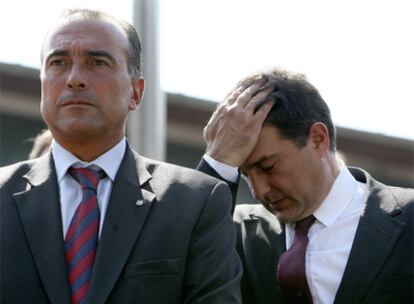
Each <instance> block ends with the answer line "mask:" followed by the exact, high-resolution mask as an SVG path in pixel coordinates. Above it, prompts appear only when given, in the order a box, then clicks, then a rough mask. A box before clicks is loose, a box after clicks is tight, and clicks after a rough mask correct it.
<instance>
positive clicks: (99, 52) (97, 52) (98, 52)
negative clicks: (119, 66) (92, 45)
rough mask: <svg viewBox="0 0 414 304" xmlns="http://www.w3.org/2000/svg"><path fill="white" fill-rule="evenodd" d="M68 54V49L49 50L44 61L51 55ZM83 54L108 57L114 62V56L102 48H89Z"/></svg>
mask: <svg viewBox="0 0 414 304" xmlns="http://www.w3.org/2000/svg"><path fill="white" fill-rule="evenodd" d="M68 54H69V51H68V50H60V49H57V50H54V51H53V52H51V53H50V54H49V55H48V56H47V57H46V62H47V61H48V60H49V59H50V58H51V57H55V56H67V55H68ZM85 55H86V56H89V57H105V58H107V59H109V60H110V61H112V62H115V58H114V57H113V56H112V55H111V54H109V53H108V52H106V51H103V50H90V51H85Z"/></svg>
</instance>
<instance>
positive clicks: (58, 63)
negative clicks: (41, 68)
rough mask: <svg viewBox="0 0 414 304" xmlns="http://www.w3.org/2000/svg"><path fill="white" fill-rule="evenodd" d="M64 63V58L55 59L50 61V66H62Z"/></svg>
mask: <svg viewBox="0 0 414 304" xmlns="http://www.w3.org/2000/svg"><path fill="white" fill-rule="evenodd" d="M64 64H65V62H64V61H63V60H62V59H53V60H51V61H50V63H49V65H50V66H62V65H64Z"/></svg>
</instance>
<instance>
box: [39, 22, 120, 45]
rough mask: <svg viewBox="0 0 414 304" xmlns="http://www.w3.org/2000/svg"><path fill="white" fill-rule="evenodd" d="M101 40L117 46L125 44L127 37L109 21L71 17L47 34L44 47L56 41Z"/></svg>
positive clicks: (116, 25) (117, 26)
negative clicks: (111, 42) (111, 41)
mask: <svg viewBox="0 0 414 304" xmlns="http://www.w3.org/2000/svg"><path fill="white" fill-rule="evenodd" d="M65 38H67V39H77V38H79V39H95V40H97V39H99V38H100V39H102V40H113V42H116V43H117V44H118V45H120V46H121V45H125V44H127V37H126V34H125V32H124V31H123V29H122V28H121V27H120V26H119V25H118V24H116V23H115V22H113V21H111V20H106V19H85V18H82V17H71V18H68V19H65V20H63V21H61V22H60V23H58V24H57V25H56V26H54V27H53V28H52V29H51V31H50V32H49V33H48V35H47V37H46V39H45V44H44V46H48V45H51V44H53V43H55V42H56V40H58V41H61V40H63V39H65Z"/></svg>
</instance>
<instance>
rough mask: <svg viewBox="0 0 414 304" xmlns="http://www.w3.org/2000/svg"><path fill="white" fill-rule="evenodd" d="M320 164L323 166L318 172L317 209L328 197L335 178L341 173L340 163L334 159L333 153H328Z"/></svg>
mask: <svg viewBox="0 0 414 304" xmlns="http://www.w3.org/2000/svg"><path fill="white" fill-rule="evenodd" d="M322 162H323V165H322V169H321V172H320V185H321V186H320V191H319V193H320V195H319V197H318V199H317V200H318V201H319V205H318V208H319V206H320V205H321V204H322V202H323V201H324V200H325V198H326V197H327V196H328V194H329V192H330V191H331V189H332V186H333V184H334V182H335V180H336V178H337V177H338V175H339V172H340V171H341V166H340V162H339V160H338V159H337V158H336V155H335V153H328V154H327V155H326V157H325V158H324V159H323V160H322Z"/></svg>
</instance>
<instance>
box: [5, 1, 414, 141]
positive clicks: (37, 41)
mask: <svg viewBox="0 0 414 304" xmlns="http://www.w3.org/2000/svg"><path fill="white" fill-rule="evenodd" d="M144 1H150V0H144ZM413 5H414V4H412V1H411V0H392V1H391V0H388V1H384V0H347V1H334V0H289V1H286V0H159V7H160V15H159V16H160V75H161V86H162V89H163V90H164V91H166V92H170V93H179V94H184V95H188V96H193V97H197V98H202V99H207V100H213V101H217V102H220V101H222V99H223V98H224V96H225V95H226V94H227V93H228V91H229V90H231V88H232V87H233V86H234V85H235V83H237V82H238V80H239V79H241V78H243V77H244V76H246V75H248V74H249V73H251V72H254V71H257V70H259V69H261V68H268V67H271V66H278V67H282V68H286V69H289V70H293V71H296V72H301V73H304V74H305V75H307V76H308V78H309V80H310V81H311V82H312V83H313V84H314V85H315V86H316V87H317V88H318V89H319V91H320V93H321V95H322V96H323V98H324V99H325V101H326V102H327V103H328V105H329V107H330V108H331V112H332V117H333V120H334V122H335V123H336V124H337V125H338V126H342V127H347V128H353V129H359V130H364V131H368V132H375V133H382V134H385V135H389V136H395V137H401V138H407V139H413V140H414V123H413V122H412V121H413V118H412V117H413V115H414V105H413V104H414V90H413V88H414V85H413V80H414V77H413V71H414V55H413V54H414V42H413V41H414V39H413V36H414V33H413V31H414V18H412V16H413V15H414V9H413V8H412V7H413ZM68 7H87V8H93V9H100V10H104V11H106V12H109V13H110V14H112V15H115V16H117V17H121V18H124V19H126V20H128V21H131V20H132V11H131V8H132V0H115V1H114V0H106V1H104V0H100V1H98V0H82V1H79V0H71V1H67V0H53V1H49V0H43V1H18V0H15V1H10V2H9V1H2V2H1V3H0V37H1V41H2V43H1V47H0V61H1V62H8V63H16V64H21V65H25V66H30V67H37V68H38V67H39V50H40V45H41V42H42V39H43V36H44V35H45V33H46V31H47V29H48V28H49V27H50V25H51V24H53V21H54V20H55V19H56V18H57V16H58V15H59V13H60V12H61V11H62V9H64V8H68ZM144 62H145V54H144ZM144 73H145V71H144Z"/></svg>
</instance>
